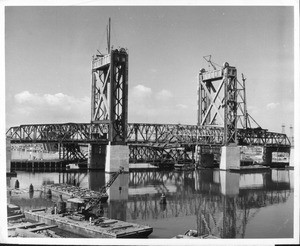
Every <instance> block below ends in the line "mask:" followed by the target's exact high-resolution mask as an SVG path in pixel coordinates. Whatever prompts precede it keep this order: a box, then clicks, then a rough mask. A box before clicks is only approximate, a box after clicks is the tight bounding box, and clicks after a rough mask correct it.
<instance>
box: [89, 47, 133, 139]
mask: <svg viewBox="0 0 300 246" xmlns="http://www.w3.org/2000/svg"><path fill="white" fill-rule="evenodd" d="M91 105H92V107H91V122H92V123H108V124H109V125H110V129H111V130H110V132H109V135H108V140H109V141H111V143H112V144H125V141H126V136H127V118H128V54H127V52H126V50H125V49H123V48H121V49H120V50H112V51H111V52H110V54H108V55H105V56H99V55H97V56H96V57H94V58H93V62H92V103H91Z"/></svg>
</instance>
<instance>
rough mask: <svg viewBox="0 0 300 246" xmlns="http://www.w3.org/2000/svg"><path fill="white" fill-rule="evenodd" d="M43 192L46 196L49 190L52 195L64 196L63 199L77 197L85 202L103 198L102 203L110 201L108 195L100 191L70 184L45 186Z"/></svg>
mask: <svg viewBox="0 0 300 246" xmlns="http://www.w3.org/2000/svg"><path fill="white" fill-rule="evenodd" d="M43 190H44V192H45V194H46V192H47V191H48V190H51V193H52V195H54V196H59V195H62V197H63V199H69V198H73V197H75V198H79V199H83V200H90V199H92V198H98V197H101V202H107V199H108V195H107V194H106V193H100V192H98V191H93V190H90V189H87V188H82V187H78V186H74V185H68V184H51V185H44V186H43Z"/></svg>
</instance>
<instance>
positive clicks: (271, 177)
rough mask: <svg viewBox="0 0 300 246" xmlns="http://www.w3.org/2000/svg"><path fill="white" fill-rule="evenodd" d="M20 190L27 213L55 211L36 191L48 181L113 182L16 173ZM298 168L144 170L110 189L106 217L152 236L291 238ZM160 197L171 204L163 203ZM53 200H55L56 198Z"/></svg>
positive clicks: (96, 176) (97, 176)
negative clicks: (192, 232) (194, 232)
mask: <svg viewBox="0 0 300 246" xmlns="http://www.w3.org/2000/svg"><path fill="white" fill-rule="evenodd" d="M17 173H18V176H17V178H10V179H9V180H8V181H7V182H8V186H10V187H12V188H13V187H14V185H15V182H16V180H17V179H18V181H19V183H20V189H21V190H23V189H25V190H28V188H29V185H30V184H32V185H33V186H34V189H35V192H34V194H33V195H29V194H28V193H27V192H25V193H22V194H19V195H13V196H11V197H9V200H10V202H11V203H14V204H18V205H20V206H22V207H23V209H30V208H37V207H50V206H52V205H53V201H49V200H46V199H44V198H43V197H44V196H43V194H42V192H41V191H37V189H39V188H40V187H41V185H43V184H46V183H68V184H72V185H79V186H82V187H84V188H90V189H93V190H99V188H100V187H102V186H103V185H104V184H105V183H106V182H107V181H108V180H109V178H110V175H109V174H105V173H104V172H101V171H89V172H80V171H68V172H55V173H53V172H51V173H50V172H48V173H47V172H36V173H31V172H21V171H20V172H17ZM293 173H294V171H293V170H279V169H272V170H268V171H265V172H261V173H244V174H240V173H231V172H226V171H220V170H197V171H185V172H178V171H144V172H130V173H127V174H121V175H119V177H118V178H117V179H116V181H115V182H114V183H113V185H112V186H111V188H110V189H109V190H108V195H109V202H108V203H107V204H105V206H104V216H107V217H110V218H113V219H119V220H124V221H129V222H135V223H139V224H145V225H150V226H151V227H153V233H152V234H151V235H150V238H172V237H174V236H176V235H178V234H184V233H185V232H186V231H187V230H189V229H194V230H197V231H198V233H200V234H208V233H209V234H213V235H215V236H218V237H220V238H292V237H293V203H294V199H293V197H294V182H293ZM161 194H165V196H166V201H167V202H166V204H161V203H160V201H161ZM53 199H54V198H53Z"/></svg>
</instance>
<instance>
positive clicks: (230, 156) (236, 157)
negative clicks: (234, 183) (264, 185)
mask: <svg viewBox="0 0 300 246" xmlns="http://www.w3.org/2000/svg"><path fill="white" fill-rule="evenodd" d="M240 165H241V150H240V147H239V146H237V145H232V146H223V147H222V148H221V161H220V169H222V170H229V169H240Z"/></svg>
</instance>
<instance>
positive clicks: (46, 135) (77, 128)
mask: <svg viewBox="0 0 300 246" xmlns="http://www.w3.org/2000/svg"><path fill="white" fill-rule="evenodd" d="M108 132H109V125H108V124H103V123H63V124H34V125H20V126H16V127H11V128H10V129H9V130H8V131H7V132H6V136H7V137H9V138H10V139H11V143H93V142H96V143H101V142H103V143H104V144H106V143H107V142H108V141H107V134H108Z"/></svg>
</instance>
